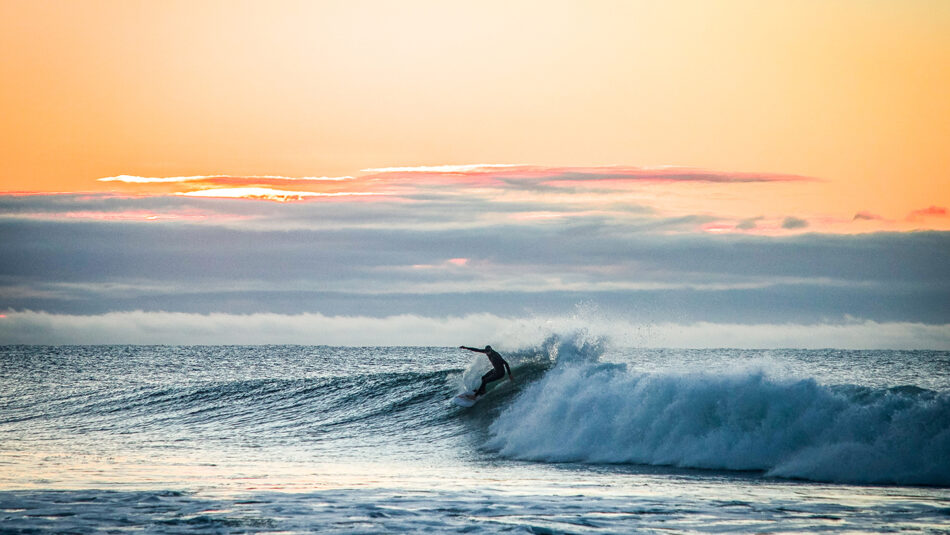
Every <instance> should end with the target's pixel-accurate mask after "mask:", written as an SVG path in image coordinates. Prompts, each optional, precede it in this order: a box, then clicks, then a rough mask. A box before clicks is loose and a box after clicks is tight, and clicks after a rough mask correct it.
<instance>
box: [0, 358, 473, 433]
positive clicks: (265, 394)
mask: <svg viewBox="0 0 950 535" xmlns="http://www.w3.org/2000/svg"><path fill="white" fill-rule="evenodd" d="M455 374H457V372H449V371H434V372H419V373H416V372H396V373H375V374H374V373H369V374H360V375H351V376H337V377H319V378H309V379H261V380H250V381H230V382H213V383H196V384H190V385H181V386H165V385H148V384H145V385H143V384H139V385H135V386H128V387H125V388H120V389H99V388H97V389H88V390H82V391H79V392H76V391H63V392H57V391H47V392H44V393H42V394H41V395H37V396H34V397H32V398H31V400H32V401H31V402H30V403H21V404H17V403H9V404H8V405H7V410H5V411H4V414H2V415H0V425H2V426H3V428H4V429H5V431H6V432H7V433H10V436H13V435H17V434H24V435H28V436H30V437H33V438H42V436H43V434H44V433H48V434H49V435H50V436H61V435H62V433H63V432H67V433H72V434H73V436H76V437H90V439H94V437H95V436H96V433H106V434H108V435H110V436H114V435H115V434H116V433H119V434H122V435H123V436H128V437H129V438H130V439H134V437H135V436H142V437H143V441H144V442H147V443H154V442H155V438H154V437H155V436H161V437H163V440H164V439H168V440H176V439H179V440H207V439H221V440H229V441H234V442H235V443H239V444H246V443H248V442H256V443H260V444H263V443H267V442H274V441H280V442H282V443H286V442H287V441H294V442H300V443H302V444H307V443H312V442H314V441H324V440H332V439H334V438H338V437H339V436H341V435H347V436H351V435H353V434H354V433H372V432H374V431H383V432H387V433H390V432H392V431H393V430H400V431H405V430H407V429H408V430H411V429H420V430H425V429H431V428H433V427H435V426H438V425H439V424H440V422H441V423H445V422H451V415H450V414H449V413H447V411H445V410H444V406H443V405H442V402H444V401H445V400H446V399H447V397H450V396H451V394H452V388H451V385H450V380H449V377H450V376H452V375H455ZM437 406H438V407H440V410H434V407H437Z"/></svg>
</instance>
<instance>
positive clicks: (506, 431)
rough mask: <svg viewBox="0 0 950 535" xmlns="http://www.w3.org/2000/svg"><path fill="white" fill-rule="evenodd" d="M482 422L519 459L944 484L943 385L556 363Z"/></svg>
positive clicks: (949, 402) (948, 422) (947, 460)
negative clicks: (839, 382)
mask: <svg viewBox="0 0 950 535" xmlns="http://www.w3.org/2000/svg"><path fill="white" fill-rule="evenodd" d="M489 431H490V435H491V438H490V439H489V441H488V443H487V447H489V448H490V449H493V450H495V451H497V452H499V453H500V454H501V455H503V456H505V457H508V458H515V459H522V460H534V461H546V462H582V463H636V464H649V465H667V466H679V467H690V468H705V469H727V470H755V471H762V472H765V473H766V474H767V475H769V476H779V477H786V478H799V479H809V480H816V481H829V482H851V483H894V484H925V485H950V396H948V395H947V394H945V393H937V392H933V391H930V390H926V389H921V388H917V387H899V388H890V389H873V388H867V387H857V386H838V387H835V386H824V385H821V384H819V383H817V382H816V381H815V380H813V379H803V380H780V379H774V378H770V377H769V376H768V375H766V374H765V373H762V372H747V373H738V374H732V375H725V374H709V373H680V374H674V373H664V374H658V373H656V374H649V373H635V372H633V371H630V370H628V369H627V368H626V367H625V366H623V365H615V364H604V363H590V362H588V363H580V364H566V365H559V366H557V367H556V368H555V369H553V370H551V371H550V372H549V373H547V374H546V375H545V376H544V377H543V378H542V379H540V380H539V381H537V382H535V383H534V384H532V385H530V386H529V387H527V388H525V389H524V391H523V392H521V394H520V395H519V396H518V397H517V398H516V399H515V400H514V401H513V402H512V403H511V404H510V406H508V407H507V408H506V409H505V410H504V411H503V412H502V413H501V414H500V415H499V417H498V418H497V419H496V420H495V421H494V422H493V423H492V424H491V426H490V428H489Z"/></svg>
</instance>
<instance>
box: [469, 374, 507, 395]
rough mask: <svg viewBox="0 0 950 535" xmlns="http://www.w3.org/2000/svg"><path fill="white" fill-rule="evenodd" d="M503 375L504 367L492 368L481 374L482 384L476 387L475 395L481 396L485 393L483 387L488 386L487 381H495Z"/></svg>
mask: <svg viewBox="0 0 950 535" xmlns="http://www.w3.org/2000/svg"><path fill="white" fill-rule="evenodd" d="M504 377H505V369H504V368H493V369H492V371H490V372H488V373H486V374H485V375H483V376H482V384H481V385H480V386H479V387H478V390H476V391H475V395H476V396H481V395H484V394H485V387H487V386H488V383H490V382H492V381H497V380H499V379H502V378H504Z"/></svg>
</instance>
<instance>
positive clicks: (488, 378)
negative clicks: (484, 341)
mask: <svg viewBox="0 0 950 535" xmlns="http://www.w3.org/2000/svg"><path fill="white" fill-rule="evenodd" d="M459 349H467V350H469V351H475V352H476V353H484V354H485V355H487V356H488V360H490V361H491V365H492V370H491V371H490V372H488V373H486V374H485V375H483V376H482V384H481V385H479V386H478V390H476V391H475V393H474V394H471V396H470V397H471V398H472V399H475V398H477V397H478V396H482V395H484V394H485V387H487V386H488V383H490V382H492V381H497V380H499V379H503V378H504V377H505V371H506V370H507V371H508V380H509V381H510V380H511V379H512V377H511V367H510V366H508V361H506V360H505V359H503V358H502V356H501V355H500V354H499V353H498V352H497V351H495V350H494V349H492V348H491V346H485V349H478V348H477V347H467V346H459Z"/></svg>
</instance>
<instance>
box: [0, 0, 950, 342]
mask: <svg viewBox="0 0 950 535" xmlns="http://www.w3.org/2000/svg"><path fill="white" fill-rule="evenodd" d="M0 79H2V80H4V82H3V83H2V84H0V105H2V116H3V120H2V121H0V343H50V344H60V343H159V344H161V343H167V344H178V343H315V344H344V345H429V344H436V345H458V344H461V343H465V344H469V345H471V344H480V343H492V344H493V345H498V346H500V347H504V344H508V345H509V346H515V345H517V344H519V343H527V341H528V340H531V339H534V338H537V337H543V336H546V335H547V334H549V333H550V332H566V331H569V330H571V329H588V330H591V331H596V332H603V333H604V334H606V335H609V336H610V337H611V338H612V339H613V340H614V341H615V342H616V343H617V344H622V345H627V346H644V347H842V348H919V349H950V213H948V209H950V99H948V98H947V97H946V88H947V87H950V3H947V2H945V1H943V0H933V1H927V0H906V1H896V0H894V1H886V0H873V1H857V0H841V1H836V2H819V1H794V2H792V1H788V2H785V1H774V2H757V1H740V0H723V1H720V2H707V1H686V0H672V1H669V2H646V1H633V0H631V1H622V2H619V1H618V2H608V1H592V2H558V1H543V2H541V1H537V2H535V1H510V0H508V1H504V2H501V1H499V2H493V1H483V2H477V3H462V2H436V1H431V2H429V1H405V2H383V1H376V2H365V1H345V2H332V1H323V2H289V1H283V2H282V1H278V2H238V1H231V2H213V1H206V2H177V1H161V2H159V1H136V2H129V1H114V2H113V1H95V0H91V1H87V2H63V1H56V2H50V1H30V2H27V1H13V0H0Z"/></svg>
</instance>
